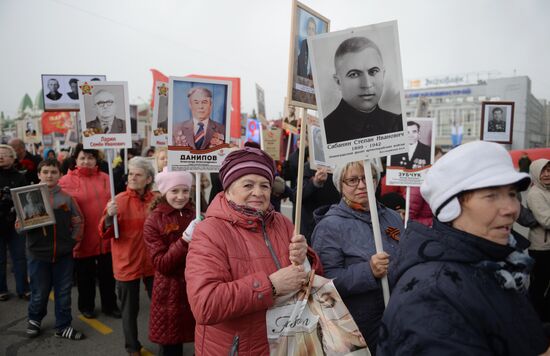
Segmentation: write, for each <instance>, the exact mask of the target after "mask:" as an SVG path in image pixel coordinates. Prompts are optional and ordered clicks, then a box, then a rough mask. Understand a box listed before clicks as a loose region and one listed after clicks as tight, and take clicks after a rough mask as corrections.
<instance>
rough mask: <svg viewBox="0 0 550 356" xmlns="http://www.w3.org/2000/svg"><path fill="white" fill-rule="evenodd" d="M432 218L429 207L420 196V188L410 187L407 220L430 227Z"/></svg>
mask: <svg viewBox="0 0 550 356" xmlns="http://www.w3.org/2000/svg"><path fill="white" fill-rule="evenodd" d="M433 218H434V216H433V214H432V209H430V205H428V203H427V202H426V201H425V200H424V198H423V197H422V194H420V187H411V198H410V207H409V219H411V220H414V221H418V222H419V223H421V224H422V225H426V226H427V227H432V223H433Z"/></svg>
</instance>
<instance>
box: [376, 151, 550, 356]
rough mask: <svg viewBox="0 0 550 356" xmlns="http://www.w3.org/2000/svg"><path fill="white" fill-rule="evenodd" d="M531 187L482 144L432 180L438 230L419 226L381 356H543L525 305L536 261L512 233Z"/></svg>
mask: <svg viewBox="0 0 550 356" xmlns="http://www.w3.org/2000/svg"><path fill="white" fill-rule="evenodd" d="M529 183H530V179H529V176H528V175H527V174H525V173H518V172H517V171H516V170H515V169H514V166H513V164H512V159H511V158H510V156H509V154H508V152H506V150H505V149H504V148H502V147H501V146H499V145H498V144H495V143H490V142H483V141H476V142H471V143H467V144H465V145H462V146H459V147H457V148H455V149H453V150H451V151H450V152H449V153H447V155H445V156H443V157H442V158H441V159H440V160H439V161H437V162H436V163H435V164H434V165H433V167H432V168H431V169H430V171H429V172H428V174H427V175H426V179H425V181H424V183H423V185H422V187H421V192H422V196H423V197H424V199H425V200H426V201H427V202H428V203H429V205H430V208H431V210H432V212H433V213H434V217H435V218H434V224H433V228H432V229H430V228H428V227H426V226H424V225H421V224H419V223H416V222H411V223H410V225H409V226H408V227H407V231H406V232H405V235H404V236H403V238H402V239H401V244H400V252H399V255H398V257H397V259H396V260H397V264H398V265H397V275H398V278H399V280H398V282H397V284H396V285H395V287H394V288H393V293H392V296H391V298H390V302H389V304H388V307H387V309H386V311H385V313H384V316H383V318H382V327H381V330H380V336H379V343H378V355H412V354H422V355H451V354H452V355H518V356H519V355H539V354H543V353H545V352H547V350H548V344H549V342H548V338H547V337H545V335H544V332H543V328H542V324H541V322H540V320H539V318H538V317H537V315H536V313H535V311H534V310H533V307H532V306H531V303H530V302H529V300H528V298H527V296H526V290H527V285H528V281H529V272H530V270H531V268H532V266H533V259H532V258H531V257H529V255H528V254H527V248H528V247H529V241H527V240H526V239H525V238H523V237H521V236H520V235H517V234H515V233H514V232H513V231H512V225H513V224H514V221H515V220H516V219H517V217H518V215H519V210H520V206H519V204H520V203H519V201H518V199H517V197H516V196H517V194H519V192H520V191H523V190H525V189H527V187H528V186H529Z"/></svg>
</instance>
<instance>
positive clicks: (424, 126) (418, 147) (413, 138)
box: [386, 117, 436, 187]
mask: <svg viewBox="0 0 550 356" xmlns="http://www.w3.org/2000/svg"><path fill="white" fill-rule="evenodd" d="M435 133H436V122H435V119H433V118H420V117H418V118H409V119H408V120H407V140H408V145H407V146H408V150H407V151H406V152H403V153H399V154H396V155H392V156H388V158H387V160H386V162H387V169H386V185H400V186H409V187H419V186H420V185H422V182H424V177H425V175H426V173H428V169H430V167H431V166H432V165H433V164H434V152H435Z"/></svg>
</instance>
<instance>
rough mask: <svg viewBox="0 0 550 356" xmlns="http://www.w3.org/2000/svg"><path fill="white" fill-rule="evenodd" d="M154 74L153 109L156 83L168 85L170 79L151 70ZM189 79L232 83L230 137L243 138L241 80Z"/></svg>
mask: <svg viewBox="0 0 550 356" xmlns="http://www.w3.org/2000/svg"><path fill="white" fill-rule="evenodd" d="M151 72H152V73H153V100H152V101H151V108H153V107H154V106H155V102H154V100H155V82H156V81H157V80H159V81H161V82H165V83H168V77H167V76H166V75H164V74H162V73H161V72H159V71H158V70H156V69H151ZM187 77H190V78H203V79H215V80H227V81H230V82H231V83H232V85H231V87H232V89H231V90H232V92H231V130H230V135H231V137H233V138H241V78H234V77H215V76H212V75H198V74H191V75H188V76H187Z"/></svg>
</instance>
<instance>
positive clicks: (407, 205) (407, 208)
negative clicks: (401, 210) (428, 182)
mask: <svg viewBox="0 0 550 356" xmlns="http://www.w3.org/2000/svg"><path fill="white" fill-rule="evenodd" d="M410 206H411V187H407V193H406V194H405V224H404V225H405V229H406V228H407V223H408V222H409V211H410Z"/></svg>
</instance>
